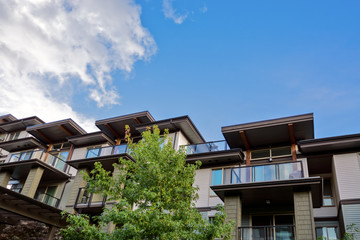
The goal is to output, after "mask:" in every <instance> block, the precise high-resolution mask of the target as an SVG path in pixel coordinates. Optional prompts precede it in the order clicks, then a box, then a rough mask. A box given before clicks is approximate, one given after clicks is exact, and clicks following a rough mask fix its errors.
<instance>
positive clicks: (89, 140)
mask: <svg viewBox="0 0 360 240" xmlns="http://www.w3.org/2000/svg"><path fill="white" fill-rule="evenodd" d="M68 141H69V142H70V143H72V144H74V145H75V146H77V147H81V146H91V145H96V144H102V143H110V144H111V145H115V142H114V140H113V139H111V138H110V137H109V136H108V135H107V134H105V133H103V132H94V133H87V134H84V135H79V136H74V137H69V138H68Z"/></svg>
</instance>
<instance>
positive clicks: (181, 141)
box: [175, 131, 190, 150]
mask: <svg viewBox="0 0 360 240" xmlns="http://www.w3.org/2000/svg"><path fill="white" fill-rule="evenodd" d="M188 144H190V142H189V141H188V140H187V138H186V137H185V136H184V134H182V132H180V131H179V132H177V134H176V146H175V149H176V150H178V149H179V147H180V146H182V145H188Z"/></svg>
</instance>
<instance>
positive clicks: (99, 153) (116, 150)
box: [84, 144, 128, 158]
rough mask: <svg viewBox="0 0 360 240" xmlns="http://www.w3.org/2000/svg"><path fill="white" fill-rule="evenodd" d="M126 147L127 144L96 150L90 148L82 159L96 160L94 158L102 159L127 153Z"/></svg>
mask: <svg viewBox="0 0 360 240" xmlns="http://www.w3.org/2000/svg"><path fill="white" fill-rule="evenodd" d="M127 152H128V147H127V144H122V145H116V146H109V147H97V148H90V149H88V150H87V151H86V154H85V157H84V158H96V157H103V156H109V155H115V154H121V153H127Z"/></svg>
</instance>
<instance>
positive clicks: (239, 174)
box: [0, 111, 360, 240]
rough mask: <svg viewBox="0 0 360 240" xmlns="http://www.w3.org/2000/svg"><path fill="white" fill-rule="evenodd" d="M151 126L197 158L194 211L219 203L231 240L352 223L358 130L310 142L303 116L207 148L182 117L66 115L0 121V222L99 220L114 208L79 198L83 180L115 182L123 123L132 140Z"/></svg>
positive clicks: (245, 130) (308, 117) (309, 233)
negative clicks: (81, 120)
mask: <svg viewBox="0 0 360 240" xmlns="http://www.w3.org/2000/svg"><path fill="white" fill-rule="evenodd" d="M154 124H156V125H158V126H159V128H160V130H165V129H169V132H170V137H172V138H173V139H174V143H173V144H174V148H175V149H179V148H180V147H181V146H184V147H185V149H186V151H187V153H188V156H187V159H186V161H187V162H188V163H190V164H191V163H194V162H195V161H198V160H200V161H201V162H202V166H201V168H200V169H198V170H197V171H196V178H195V183H194V184H195V185H198V186H199V192H198V194H199V199H198V201H197V203H196V207H197V209H198V210H199V211H200V212H201V213H202V215H203V216H204V218H208V219H209V221H211V220H212V218H213V217H214V216H215V214H216V209H215V208H216V206H217V204H223V205H224V208H225V212H226V214H227V218H228V219H229V220H234V221H235V223H236V227H235V228H234V231H233V233H232V236H233V239H264V240H265V239H297V240H300V239H309V240H310V239H316V238H317V237H325V238H326V239H339V238H340V237H341V236H342V235H343V234H344V232H345V231H351V230H347V229H346V227H347V226H349V225H351V224H358V226H360V214H359V213H360V186H359V184H360V156H359V152H360V134H355V135H348V136H337V137H331V138H323V139H314V121H313V115H312V114H304V115H298V116H292V117H285V118H280V119H272V120H266V121H260V122H252V123H245V124H239V125H233V126H225V127H222V128H221V131H222V134H223V136H224V140H220V141H211V142H206V141H205V139H204V138H203V137H202V135H201V133H200V132H199V131H198V129H197V128H196V126H195V125H194V123H193V122H192V121H191V119H190V118H189V117H188V116H183V117H175V118H171V119H165V120H160V121H155V119H154V118H153V117H152V116H151V114H150V113H149V112H147V111H145V112H140V113H134V114H128V115H123V116H119V117H114V118H109V119H103V120H98V121H96V122H95V125H96V127H97V128H98V129H99V131H98V132H92V133H87V132H86V131H84V130H83V129H82V128H81V127H80V126H79V125H78V124H77V123H75V122H74V121H73V120H71V119H65V120H60V121H56V122H50V123H45V122H44V121H42V120H41V119H39V118H38V117H29V118H24V119H16V118H15V117H14V116H12V115H10V114H9V115H5V116H0V138H1V142H0V149H1V152H0V154H1V155H0V224H17V223H18V222H19V221H26V220H36V221H40V222H43V223H46V224H47V225H49V226H51V229H52V230H54V229H56V228H59V227H64V226H65V224H66V223H65V222H64V220H63V219H61V216H60V212H61V211H62V210H66V211H68V212H70V213H84V214H88V215H90V216H94V215H98V214H100V213H101V212H102V210H103V208H104V207H105V208H106V207H109V206H111V204H113V203H112V202H110V201H107V200H106V199H105V198H104V197H102V196H101V195H97V194H90V193H88V192H87V191H86V182H85V181H84V179H83V174H84V173H85V172H89V171H91V169H93V167H94V162H101V163H102V165H103V167H104V168H105V169H107V170H110V171H112V172H113V176H116V174H117V172H116V170H114V169H113V166H112V164H113V163H115V162H117V161H118V159H119V158H120V157H124V158H131V156H129V155H128V154H127V145H126V142H125V141H124V136H125V125H129V126H130V132H131V136H132V137H133V138H134V141H135V142H136V141H138V140H140V139H141V132H142V131H145V130H146V128H147V127H151V126H152V125H154ZM113 227H114V226H111V225H109V226H108V227H107V230H108V231H111V228H113ZM52 232H53V231H51V233H52ZM51 233H50V235H51ZM358 237H360V236H358Z"/></svg>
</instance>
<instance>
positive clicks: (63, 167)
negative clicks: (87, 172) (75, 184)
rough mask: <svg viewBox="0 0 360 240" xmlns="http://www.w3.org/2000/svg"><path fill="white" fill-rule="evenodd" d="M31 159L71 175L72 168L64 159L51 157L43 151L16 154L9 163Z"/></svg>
mask: <svg viewBox="0 0 360 240" xmlns="http://www.w3.org/2000/svg"><path fill="white" fill-rule="evenodd" d="M46 156H47V157H46ZM31 159H39V160H42V161H44V162H46V163H47V164H49V165H51V166H53V167H54V168H56V169H58V170H60V171H63V172H65V173H69V172H70V169H71V168H72V167H71V166H70V165H68V164H67V163H66V162H65V161H64V160H63V159H61V158H59V157H57V156H54V155H51V154H50V153H49V154H48V155H47V154H46V152H44V151H43V150H36V151H26V152H20V153H14V154H12V155H11V156H10V159H9V162H18V161H26V160H31Z"/></svg>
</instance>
